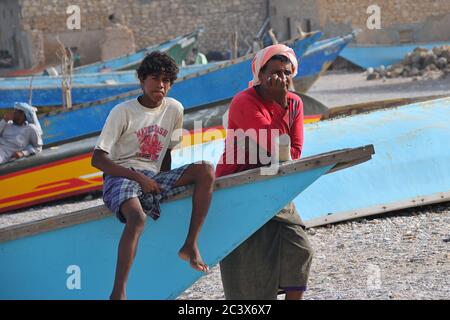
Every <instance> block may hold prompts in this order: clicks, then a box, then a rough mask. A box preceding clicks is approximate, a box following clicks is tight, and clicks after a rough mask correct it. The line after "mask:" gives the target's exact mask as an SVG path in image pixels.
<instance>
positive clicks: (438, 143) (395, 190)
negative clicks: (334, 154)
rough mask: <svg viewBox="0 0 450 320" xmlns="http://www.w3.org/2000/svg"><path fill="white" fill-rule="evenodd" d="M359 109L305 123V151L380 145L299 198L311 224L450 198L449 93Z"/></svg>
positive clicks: (212, 146) (215, 145) (218, 144)
mask: <svg viewBox="0 0 450 320" xmlns="http://www.w3.org/2000/svg"><path fill="white" fill-rule="evenodd" d="M361 106H362V108H361V110H360V111H363V112H364V111H365V112H366V113H359V114H354V113H357V112H358V110H356V109H352V108H347V110H345V108H338V110H336V112H335V114H334V115H333V114H331V116H332V117H333V116H336V118H331V119H330V120H325V121H320V122H315V123H311V124H308V125H305V143H304V148H303V153H302V155H303V156H310V155H313V154H317V153H320V152H323V151H325V150H329V148H331V147H338V148H351V147H355V146H359V145H367V144H373V145H374V146H375V148H376V150H377V155H376V156H375V157H374V159H373V161H370V162H367V163H365V164H363V165H361V166H358V167H356V168H353V169H351V170H347V171H345V172H344V171H343V172H339V173H336V174H333V175H329V176H327V177H324V178H323V179H321V180H320V181H318V182H316V183H314V185H312V186H311V187H310V188H308V190H305V192H303V193H302V194H301V195H300V196H298V197H297V198H296V199H295V200H294V202H295V204H296V205H297V208H298V210H299V212H300V214H301V216H302V218H303V220H304V221H305V223H306V224H307V226H308V227H313V226H320V225H325V224H329V223H334V222H339V221H345V220H349V219H354V218H359V217H365V216H370V215H375V214H380V213H385V212H389V211H394V210H399V209H404V208H409V207H414V206H420V205H425V204H433V203H438V202H445V201H449V200H450V149H449V148H445V147H443V146H445V145H446V144H447V141H449V139H450V126H449V125H448V119H450V97H446V98H441V99H435V100H427V101H423V102H418V103H412V104H407V105H403V106H399V107H390V108H387V109H381V110H373V111H372V112H368V113H367V111H369V110H370V109H372V108H374V106H373V104H371V105H370V104H369V106H364V105H361ZM381 106H382V107H386V105H383V104H382V105H381ZM330 113H332V110H331V112H330ZM346 114H347V115H349V116H345V117H342V115H346ZM353 114H354V115H353ZM195 148H198V149H199V150H195ZM223 149H224V143H223V140H219V139H216V140H214V141H211V142H209V143H206V144H204V145H202V146H198V145H197V146H194V147H193V150H192V153H191V154H186V153H185V154H183V156H182V157H181V158H174V159H173V161H174V163H177V164H179V165H181V164H185V163H190V162H192V161H198V160H200V159H204V160H208V161H211V162H213V163H217V161H218V159H219V157H220V155H221V154H222V152H223ZM343 185H345V186H346V187H345V188H342V186H343Z"/></svg>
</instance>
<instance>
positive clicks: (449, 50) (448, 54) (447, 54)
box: [440, 46, 450, 61]
mask: <svg viewBox="0 0 450 320" xmlns="http://www.w3.org/2000/svg"><path fill="white" fill-rule="evenodd" d="M440 57H441V58H446V59H447V61H450V46H445V47H444V49H443V50H442V52H441V54H440Z"/></svg>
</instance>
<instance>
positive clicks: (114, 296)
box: [109, 292, 127, 300]
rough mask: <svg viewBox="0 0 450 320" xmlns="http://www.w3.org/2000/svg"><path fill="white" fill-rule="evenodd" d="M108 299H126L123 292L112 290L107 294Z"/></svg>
mask: <svg viewBox="0 0 450 320" xmlns="http://www.w3.org/2000/svg"><path fill="white" fill-rule="evenodd" d="M109 300H127V296H126V295H125V293H120V292H112V293H111V295H110V296H109Z"/></svg>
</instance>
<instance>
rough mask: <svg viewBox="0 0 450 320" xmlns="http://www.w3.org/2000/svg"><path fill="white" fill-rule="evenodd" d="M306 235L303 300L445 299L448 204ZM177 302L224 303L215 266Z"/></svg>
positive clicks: (449, 287) (449, 270)
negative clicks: (308, 263)
mask: <svg viewBox="0 0 450 320" xmlns="http://www.w3.org/2000/svg"><path fill="white" fill-rule="evenodd" d="M308 233H309V239H310V241H311V245H312V247H313V249H314V251H315V257H314V260H313V264H312V267H311V275H310V282H309V290H308V291H307V293H306V294H305V299H308V300H324V299H350V300H351V299H383V300H388V299H450V203H445V204H441V205H434V206H427V207H421V208H415V209H408V210H404V211H397V212H395V213H393V214H386V215H384V216H383V217H376V218H372V219H363V220H359V221H352V222H347V223H342V224H338V225H332V226H327V227H321V228H315V229H309V230H308ZM283 298H284V296H279V299H283ZM179 299H190V300H195V299H224V295H223V290H222V284H221V280H220V270H219V267H218V266H215V267H214V268H212V270H211V272H210V273H209V274H208V275H206V276H204V277H203V278H201V279H200V280H199V281H197V282H196V283H195V284H194V285H193V286H192V287H191V288H189V289H188V290H186V291H185V292H184V293H183V294H182V295H181V296H180V297H179Z"/></svg>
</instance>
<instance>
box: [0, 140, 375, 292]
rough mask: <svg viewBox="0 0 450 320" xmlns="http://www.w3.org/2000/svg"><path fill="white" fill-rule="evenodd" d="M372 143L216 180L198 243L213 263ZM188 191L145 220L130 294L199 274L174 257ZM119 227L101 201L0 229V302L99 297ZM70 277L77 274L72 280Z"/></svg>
mask: <svg viewBox="0 0 450 320" xmlns="http://www.w3.org/2000/svg"><path fill="white" fill-rule="evenodd" d="M373 153H374V149H373V146H371V145H369V146H365V147H359V148H354V149H345V150H340V151H334V152H329V153H326V154H322V155H317V156H312V157H308V158H305V159H302V160H299V161H293V162H288V163H283V164H280V165H279V166H278V168H277V169H276V171H275V172H274V173H275V174H274V175H263V174H262V172H263V171H261V168H259V169H253V170H249V171H245V172H242V173H238V174H234V175H230V176H226V177H222V178H219V179H217V180H216V184H215V191H214V196H213V201H212V203H211V207H210V210H209V213H208V217H207V219H206V221H205V224H204V226H203V228H202V232H201V234H200V239H199V247H200V250H201V252H202V256H203V258H204V261H205V262H206V263H207V264H209V265H210V266H212V265H215V264H217V263H218V262H219V261H220V260H221V259H222V258H224V257H225V256H226V255H227V254H228V253H229V252H231V251H232V250H233V249H234V248H236V247H237V246H238V245H239V244H240V243H242V242H243V241H244V240H245V239H247V238H248V237H249V236H250V235H251V234H252V233H254V232H255V231H256V230H258V229H259V228H260V227H261V226H262V225H263V224H264V223H265V222H267V221H268V220H269V219H271V218H272V217H273V216H274V215H275V214H276V213H277V212H278V211H279V210H280V209H282V208H283V207H284V206H285V205H286V204H287V203H288V202H289V201H292V200H293V199H294V198H295V197H296V196H297V195H298V194H300V193H301V192H303V191H304V190H305V189H306V188H307V187H308V186H310V185H311V184H312V183H313V182H314V181H316V180H317V179H319V178H320V177H321V176H322V175H324V174H326V173H328V172H332V171H334V170H339V169H342V168H344V167H348V166H350V165H353V164H357V163H360V162H361V161H366V160H368V159H370V157H371V155H372V154H373ZM191 194H192V188H191V189H188V190H187V191H186V192H184V193H183V194H181V195H178V196H177V197H176V198H173V199H171V200H170V201H168V202H166V203H164V204H162V206H161V208H162V215H161V218H160V219H159V220H158V221H157V222H156V223H155V222H153V221H149V222H148V223H147V225H146V230H145V232H144V233H143V235H142V237H141V240H140V244H139V250H138V254H137V256H136V260H135V263H134V265H133V268H132V272H131V274H130V277H129V282H128V297H129V298H131V299H173V298H176V297H177V296H178V295H179V294H181V293H182V292H183V291H184V290H186V289H187V288H188V287H189V286H191V285H192V284H193V283H194V282H195V281H196V280H197V279H199V278H200V277H201V276H202V275H203V274H202V273H200V272H197V271H195V270H193V269H192V268H191V267H190V266H189V264H187V263H186V262H184V261H182V260H181V259H179V258H178V255H177V253H178V250H179V249H180V247H181V246H182V244H183V242H184V238H185V236H186V234H187V229H188V226H189V220H190V211H191V201H192V199H191ZM122 228H123V226H122V225H121V224H120V223H118V222H117V221H116V219H115V218H113V217H111V215H110V213H109V212H108V211H107V209H106V208H105V207H103V206H100V207H96V208H91V209H88V210H84V211H80V212H76V213H70V214H65V215H62V216H58V217H54V218H50V219H46V220H41V221H37V222H32V223H27V224H22V225H17V226H13V227H9V228H5V229H1V230H0V260H1V261H2V263H1V264H0V286H1V288H2V290H0V299H106V298H107V297H108V294H109V292H110V290H111V286H112V283H113V279H114V270H115V262H116V254H117V245H118V241H119V239H120V235H121V232H122ZM77 277H78V278H77Z"/></svg>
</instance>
